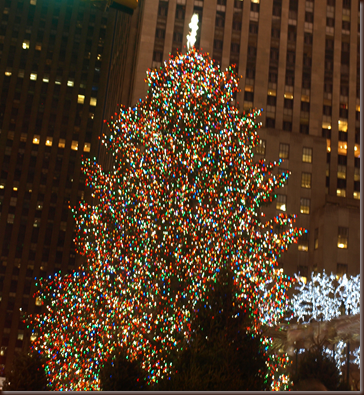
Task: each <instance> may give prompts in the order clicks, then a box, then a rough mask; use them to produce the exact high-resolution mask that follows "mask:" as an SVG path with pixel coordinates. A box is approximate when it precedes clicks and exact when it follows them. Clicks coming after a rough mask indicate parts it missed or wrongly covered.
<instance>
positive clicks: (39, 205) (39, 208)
mask: <svg viewBox="0 0 364 395" xmlns="http://www.w3.org/2000/svg"><path fill="white" fill-rule="evenodd" d="M42 208H43V202H37V205H36V207H35V209H36V210H42Z"/></svg>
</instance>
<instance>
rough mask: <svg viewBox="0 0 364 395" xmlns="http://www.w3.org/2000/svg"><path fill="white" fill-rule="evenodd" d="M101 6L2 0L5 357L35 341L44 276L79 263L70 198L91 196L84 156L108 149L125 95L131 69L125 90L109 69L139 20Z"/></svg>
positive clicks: (0, 183) (71, 0) (0, 345)
mask: <svg viewBox="0 0 364 395" xmlns="http://www.w3.org/2000/svg"><path fill="white" fill-rule="evenodd" d="M101 7H102V8H100V6H98V7H96V6H94V5H93V4H92V3H90V2H87V1H79V0H64V1H63V0H62V1H61V0H47V1H46V0H1V1H0V91H1V98H0V164H1V175H0V367H3V366H4V365H5V364H6V366H9V365H10V364H11V361H12V358H13V354H14V351H21V350H22V349H27V348H28V346H29V341H30V338H29V333H27V331H26V328H25V326H24V324H23V322H22V313H23V312H27V313H37V312H40V311H41V303H40V301H38V300H34V298H33V295H34V293H35V291H36V287H35V282H36V281H35V278H36V277H37V278H39V277H44V276H47V275H52V274H54V273H55V272H58V271H62V273H67V272H70V271H72V270H73V269H74V268H75V266H76V265H77V264H78V259H79V258H78V257H77V256H76V252H75V246H74V242H73V238H74V235H75V233H74V227H75V223H74V220H73V218H72V214H71V210H70V207H74V206H77V204H78V202H79V200H80V199H82V198H85V199H90V198H91V197H90V196H89V192H88V191H87V190H85V184H84V178H83V175H82V172H81V158H82V156H84V157H87V156H91V157H95V156H97V155H98V151H99V139H98V137H99V135H100V133H101V131H102V128H103V119H104V118H108V117H109V114H108V115H105V113H106V111H111V110H110V108H111V107H112V105H111V104H109V103H108V102H107V100H106V98H109V99H110V102H111V103H115V106H116V103H117V99H116V97H121V87H122V85H123V80H122V79H123V75H122V73H120V72H119V73H118V77H117V78H118V79H117V80H116V83H117V86H118V87H119V88H118V89H119V90H118V89H116V90H115V81H114V85H113V83H112V82H113V81H110V78H109V76H110V70H111V71H112V70H113V67H114V65H115V61H116V62H119V63H121V66H122V65H123V62H124V63H125V60H124V59H125V51H126V47H125V45H123V42H124V41H125V37H124V36H123V33H124V30H125V29H126V30H128V26H129V24H130V21H131V19H130V18H131V17H130V16H125V15H123V14H122V13H118V12H117V11H116V10H113V9H106V8H105V5H104V6H101ZM128 18H129V19H128ZM120 37H123V39H122V40H121V38H120ZM116 44H118V45H116ZM115 48H116V50H115ZM111 54H113V55H114V56H113V60H114V64H113V63H112V62H111ZM120 59H121V60H120ZM119 66H120V65H119ZM119 69H120V67H119ZM114 75H115V73H114ZM110 87H113V89H110ZM108 91H109V94H107V92H108ZM119 102H120V101H119ZM0 375H1V374H0Z"/></svg>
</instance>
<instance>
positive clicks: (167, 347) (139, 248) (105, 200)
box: [27, 48, 305, 390]
mask: <svg viewBox="0 0 364 395" xmlns="http://www.w3.org/2000/svg"><path fill="white" fill-rule="evenodd" d="M147 83H148V86H149V91H148V94H147V97H146V98H145V100H141V101H139V103H138V104H137V105H136V106H135V107H133V108H128V109H126V108H124V107H122V108H121V109H120V112H119V113H118V114H115V116H113V117H112V119H111V120H110V122H109V123H108V126H109V129H110V133H109V134H108V135H104V136H103V137H102V143H103V144H104V146H105V147H106V149H107V150H108V152H109V157H110V160H111V161H112V164H113V166H112V170H111V171H105V170H104V169H103V168H102V167H101V165H100V164H99V163H97V161H96V159H93V160H92V159H87V158H86V159H84V160H83V164H82V170H83V172H84V173H85V175H86V184H87V185H88V186H89V187H90V188H91V189H92V193H93V196H94V198H95V202H96V203H94V204H93V205H90V204H88V203H86V202H84V201H82V202H80V204H79V207H78V208H73V209H72V211H73V215H74V218H75V221H76V239H75V242H76V245H77V249H78V252H79V253H80V254H82V255H83V256H84V263H83V264H81V266H80V268H79V269H78V271H75V272H73V273H72V274H69V275H64V276H61V275H60V274H58V275H55V276H54V277H52V278H50V279H40V280H39V282H38V292H37V294H36V296H37V297H39V298H41V299H42V301H43V303H44V305H45V307H46V311H45V313H44V314H34V315H31V316H29V317H28V319H27V322H28V326H29V327H30V328H32V331H33V334H34V335H36V337H35V340H34V341H33V347H34V349H36V350H37V351H38V352H40V353H41V354H43V355H44V356H45V357H46V359H47V360H48V362H47V366H46V372H47V374H48V376H49V379H50V381H51V382H52V384H53V388H54V389H55V390H99V389H100V382H99V378H98V374H99V370H100V368H101V366H102V365H103V363H104V361H105V360H106V359H107V358H108V356H109V355H110V354H111V353H112V351H113V350H114V349H115V347H116V346H118V345H124V346H125V347H126V349H127V352H128V355H129V357H130V359H134V358H137V357H138V358H140V359H141V360H142V361H143V368H144V369H145V370H146V371H147V372H148V382H149V383H150V384H152V383H154V382H157V381H158V379H159V378H160V377H161V376H163V375H168V374H170V373H171V372H173V365H172V362H171V361H170V359H169V355H170V354H171V351H172V350H178V349H180V348H181V345H182V339H183V338H185V339H186V338H187V339H188V338H189V333H190V320H191V317H193V315H194V314H195V306H196V303H197V302H198V301H199V300H202V301H203V300H204V298H205V297H206V296H205V294H206V290H207V288H208V287H209V284H210V282H211V281H214V280H215V278H216V274H217V273H218V272H219V270H220V269H221V268H222V267H225V268H228V269H229V270H231V271H232V272H233V274H234V282H235V284H236V285H237V286H238V289H240V292H241V293H240V294H239V295H237V302H238V303H242V304H244V306H248V307H247V308H248V309H249V311H248V314H249V315H251V316H252V318H253V328H252V329H253V330H254V331H259V328H260V327H261V326H262V325H274V324H275V323H277V322H278V320H279V319H280V318H281V317H282V316H283V314H284V313H285V311H286V310H287V309H288V307H289V300H288V296H287V290H288V288H289V287H290V286H291V284H292V283H293V282H294V281H295V280H294V279H291V278H290V277H288V276H285V275H284V274H283V273H282V271H280V270H278V269H277V260H278V258H279V257H280V256H281V254H282V253H283V252H284V251H286V250H287V248H288V246H289V245H290V244H291V243H296V242H297V239H298V237H299V236H300V235H302V234H303V233H305V230H304V229H302V228H299V229H297V228H294V227H293V224H294V222H295V218H296V217H295V216H294V215H287V214H284V213H282V214H280V215H279V216H277V217H275V218H273V219H271V220H267V221H265V222H262V221H261V217H263V216H261V215H260V210H261V208H262V207H263V206H264V205H267V204H270V203H271V202H272V201H273V199H274V196H275V195H274V191H275V190H276V189H277V188H279V187H282V186H283V185H284V184H285V182H286V181H287V178H288V174H287V173H282V174H279V175H275V174H274V173H273V172H274V170H275V169H276V168H277V167H278V166H280V164H281V163H282V161H281V160H279V161H277V162H273V163H267V162H266V161H265V160H259V161H258V162H255V161H254V160H253V159H254V153H253V148H254V147H255V146H256V145H257V144H259V136H258V129H259V127H260V123H258V122H257V120H256V119H257V117H258V116H259V115H260V110H254V111H250V112H249V113H247V114H245V113H243V114H242V115H239V113H238V110H237V109H236V108H235V107H234V106H233V105H232V104H231V103H232V99H233V95H234V93H235V92H237V90H238V78H237V76H236V74H235V71H234V67H229V68H228V69H227V70H226V71H221V70H220V67H219V66H218V65H216V64H214V62H213V61H212V60H211V59H210V58H209V57H208V55H206V54H202V53H200V52H199V51H197V50H196V49H195V48H192V49H191V50H190V51H188V52H187V54H186V55H181V54H178V55H177V56H175V57H172V56H171V58H170V60H169V61H168V62H166V63H165V64H164V67H163V68H161V69H160V70H149V71H148V72H147ZM263 341H264V345H265V347H266V350H267V352H268V348H269V345H270V339H263ZM288 363H289V360H288V357H287V356H286V355H283V356H279V355H276V356H271V357H269V366H270V374H271V375H272V377H273V378H274V380H273V387H272V389H279V388H280V387H281V385H282V383H283V385H285V383H286V382H287V377H286V376H285V375H284V374H283V373H282V369H281V368H282V367H284V366H286V365H287V364H288Z"/></svg>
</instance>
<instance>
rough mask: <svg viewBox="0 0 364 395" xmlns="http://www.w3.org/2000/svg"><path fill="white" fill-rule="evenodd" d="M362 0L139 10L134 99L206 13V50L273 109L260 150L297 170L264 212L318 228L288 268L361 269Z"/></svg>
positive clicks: (241, 99) (247, 101)
mask: <svg viewBox="0 0 364 395" xmlns="http://www.w3.org/2000/svg"><path fill="white" fill-rule="evenodd" d="M359 3H360V2H359V1H358V0H351V1H350V0H324V1H318V0H315V1H313V0H307V1H306V0H264V1H260V2H259V0H244V1H240V0H208V1H207V0H205V1H201V0H169V1H164V0H145V1H144V2H143V9H141V10H140V11H139V14H138V16H135V17H134V22H135V23H136V21H137V18H138V19H139V22H138V23H139V26H140V29H139V30H138V31H139V34H140V37H139V38H138V45H137V46H135V45H134V46H133V48H135V49H134V51H135V52H134V53H135V59H136V61H135V64H134V66H133V68H132V69H130V71H129V72H130V73H131V75H132V80H133V84H132V87H131V90H130V91H129V92H130V93H129V97H128V98H126V97H124V103H125V104H128V105H132V104H133V103H136V102H137V101H138V100H139V98H142V97H144V96H145V94H146V85H145V83H144V78H145V70H146V69H148V68H153V67H159V66H160V65H161V64H162V62H163V61H164V60H166V59H168V55H169V53H172V54H175V53H176V52H177V50H181V51H182V52H186V44H187V38H186V36H187V35H188V33H189V23H190V21H191V17H192V15H193V14H194V13H197V14H198V15H199V28H198V31H197V41H196V47H198V48H201V49H202V50H203V51H205V52H208V53H209V54H210V55H211V56H212V57H213V59H215V61H216V62H218V63H219V64H220V65H221V67H222V68H226V67H227V66H228V65H229V64H236V65H237V70H238V73H239V75H242V78H241V82H240V88H241V91H240V92H239V93H238V94H237V97H236V105H237V106H238V107H239V109H240V110H248V109H249V108H251V107H259V108H263V110H264V111H263V116H262V117H261V120H262V123H263V128H262V129H261V130H260V135H261V138H262V140H263V141H262V146H261V147H258V148H257V157H262V156H265V157H266V158H267V159H268V160H269V159H271V160H275V158H277V157H278V156H279V157H281V158H284V159H285V162H284V164H283V165H282V168H284V169H289V170H290V171H291V172H292V175H291V177H290V179H289V182H288V185H287V186H285V188H284V189H281V190H280V191H279V194H278V196H277V201H276V202H275V203H274V205H272V206H271V207H267V208H266V209H264V210H263V211H264V212H265V213H266V215H267V217H272V216H273V215H275V214H277V213H278V212H279V211H281V210H286V211H287V212H289V213H296V214H297V216H298V218H297V225H298V226H304V227H306V229H308V230H309V233H308V238H307V240H303V239H301V240H300V242H299V244H298V245H295V246H292V247H291V248H290V250H289V251H288V253H286V254H284V255H283V256H282V261H281V264H282V266H283V268H284V270H285V272H286V273H287V274H293V273H294V272H300V273H301V274H302V276H305V277H307V275H308V274H309V273H310V272H311V271H312V270H315V269H317V270H318V271H321V270H322V269H323V268H325V269H326V271H329V272H331V271H332V272H333V273H335V274H336V273H345V272H347V273H349V274H357V273H358V272H359V259H360V242H359V236H360V235H359V232H360V220H359V203H360V123H359V117H360V101H359V96H360V88H359V69H360V56H359V38H360V37H359V26H360V25H359ZM342 240H346V241H345V242H342Z"/></svg>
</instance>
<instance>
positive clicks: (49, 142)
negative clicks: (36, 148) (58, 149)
mask: <svg viewBox="0 0 364 395" xmlns="http://www.w3.org/2000/svg"><path fill="white" fill-rule="evenodd" d="M52 143H53V137H47V140H46V143H45V145H47V146H48V147H52Z"/></svg>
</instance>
